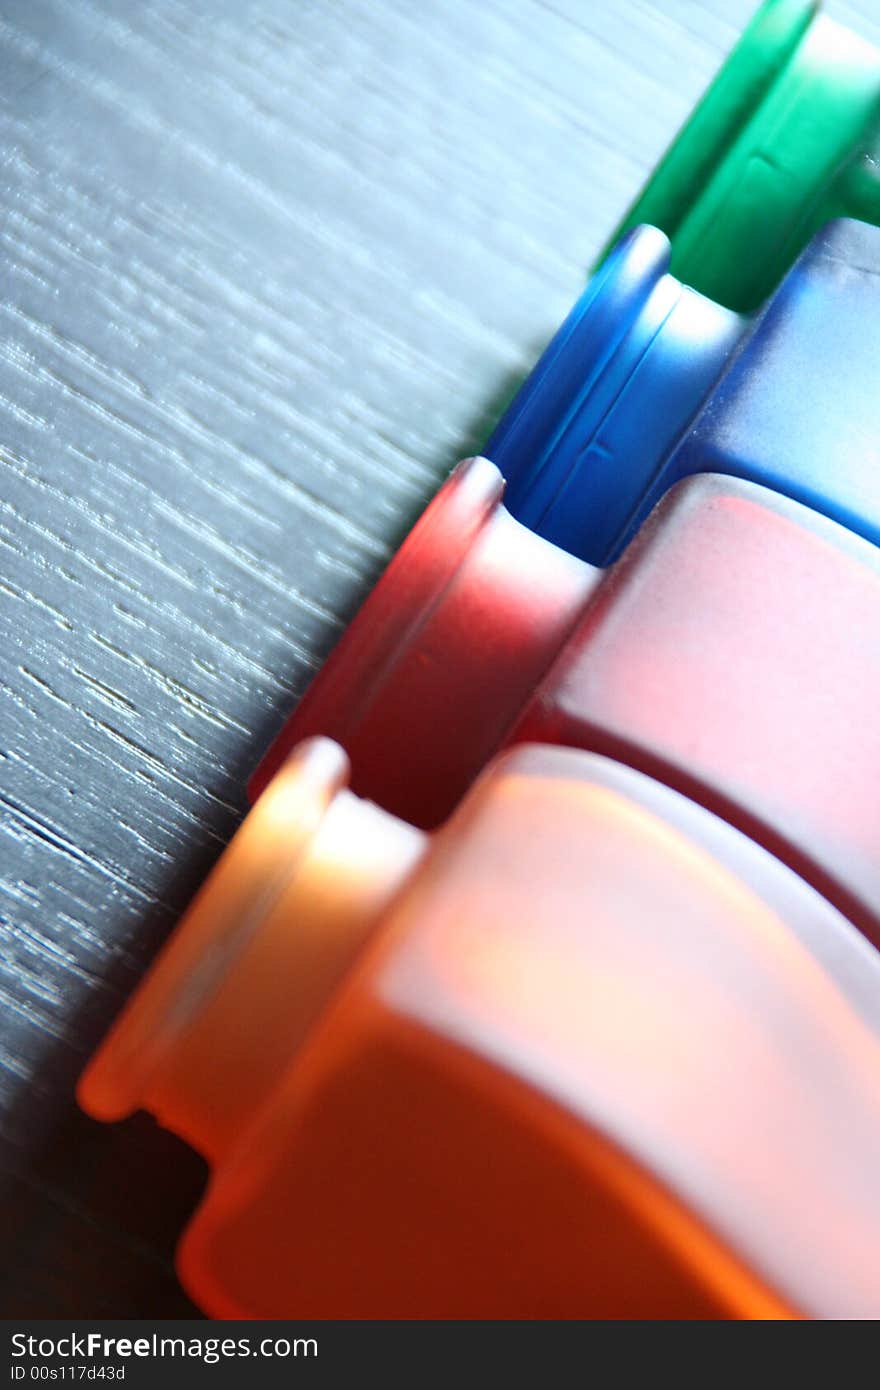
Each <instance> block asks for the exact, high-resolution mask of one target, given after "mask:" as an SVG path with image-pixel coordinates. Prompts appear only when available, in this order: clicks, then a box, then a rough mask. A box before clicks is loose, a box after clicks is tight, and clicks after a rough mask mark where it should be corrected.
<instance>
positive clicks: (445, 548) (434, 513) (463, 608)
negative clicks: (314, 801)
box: [249, 458, 600, 826]
mask: <svg viewBox="0 0 880 1390" xmlns="http://www.w3.org/2000/svg"><path fill="white" fill-rule="evenodd" d="M503 491H504V480H503V479H502V477H501V474H500V473H499V471H498V469H497V468H496V467H495V465H494V464H492V463H490V462H489V461H488V460H487V459H483V458H476V459H468V460H466V461H465V462H464V463H462V464H460V465H459V467H458V468H457V469H456V470H455V472H454V473H453V474H452V476H451V477H450V478H449V480H448V482H447V483H446V484H445V486H444V487H443V488H441V490H440V492H439V493H438V494H437V496H436V497H435V498H434V500H433V502H432V503H431V504H430V506H429V507H428V508H427V510H426V511H425V512H424V514H423V516H422V517H421V519H420V520H419V521H418V522H417V524H416V525H415V527H414V528H413V530H412V531H411V532H410V534H409V536H408V537H407V539H406V541H405V542H404V544H403V545H402V547H401V548H400V550H399V551H398V552H397V554H396V555H395V557H394V559H393V560H392V562H391V564H390V565H389V567H388V569H387V570H386V571H385V574H384V575H383V577H382V578H381V580H380V581H379V583H378V585H377V586H376V588H375V589H374V590H373V592H372V593H371V594H370V596H369V597H368V599H367V601H366V603H365V604H364V605H363V607H362V608H361V610H360V612H359V613H358V615H357V617H356V618H355V620H354V622H353V623H352V624H351V625H350V627H349V628H348V630H347V631H346V632H345V634H344V635H343V637H342V639H341V640H340V642H339V644H338V646H337V647H336V649H335V651H334V652H333V654H332V655H331V657H330V659H329V661H327V662H326V663H325V665H324V667H323V669H322V670H321V671H320V672H319V674H318V675H317V676H316V678H315V680H314V681H313V682H312V685H311V687H310V688H309V690H308V691H307V693H306V695H305V698H304V699H303V700H302V702H301V703H300V705H299V707H298V708H297V709H296V710H295V712H294V714H293V716H292V717H291V718H290V719H289V720H288V722H287V724H286V725H285V727H284V729H283V730H282V733H281V735H280V736H279V738H278V739H277V740H276V742H275V743H274V744H273V745H272V747H271V748H270V749H269V752H268V753H267V754H266V756H265V757H264V759H263V761H262V762H261V764H260V766H259V767H258V768H257V770H256V772H255V774H254V776H253V778H252V779H251V783H250V787H249V791H250V794H251V796H252V798H256V797H257V796H259V795H260V793H261V792H262V791H263V789H264V787H265V786H266V784H267V782H268V781H269V780H270V779H271V777H272V776H273V775H274V774H275V772H276V771H277V769H278V768H279V766H280V765H281V763H282V762H283V761H284V759H285V757H286V756H287V754H288V753H289V752H290V750H291V749H292V747H293V746H294V744H296V743H298V742H299V741H300V740H301V739H304V738H310V737H312V736H314V735H316V734H323V735H326V736H327V737H329V738H333V739H336V740H337V742H339V743H341V744H342V745H343V747H344V748H345V750H346V752H347V753H348V755H349V757H350V759H351V765H352V789H353V790H354V791H355V792H357V793H359V794H362V795H366V796H368V797H370V798H371V799H373V800H375V801H377V802H379V804H380V805H382V806H385V807H387V808H389V809H391V810H393V811H394V813H395V814H396V815H398V816H402V817H403V818H404V819H406V820H409V821H411V822H412V823H413V824H415V825H420V826H431V825H436V824H437V823H438V821H440V820H442V819H444V818H445V816H446V814H447V811H448V809H449V807H450V806H453V805H455V803H456V802H457V801H458V799H459V796H460V795H461V792H462V790H463V789H464V788H465V787H467V786H468V785H469V784H470V782H471V781H472V780H473V778H474V777H475V776H476V775H477V773H478V772H479V771H480V769H481V768H482V766H483V765H484V764H485V763H486V761H487V760H488V758H489V757H490V756H491V754H492V753H493V752H494V750H495V748H497V746H498V744H499V742H500V741H501V738H502V737H503V735H504V733H505V731H506V730H507V728H508V727H509V726H510V725H511V724H512V723H513V721H514V720H515V719H516V718H517V716H518V714H519V712H520V710H521V708H522V705H523V704H524V702H525V700H526V699H527V698H528V696H529V695H530V694H531V692H532V690H533V689H534V688H535V686H536V685H537V683H538V682H539V680H540V679H541V677H542V676H543V675H544V673H545V671H546V670H547V669H548V667H549V666H550V664H551V662H552V661H553V659H554V658H555V656H556V655H557V653H558V651H559V649H560V647H561V646H562V644H563V642H564V641H565V639H566V638H567V636H568V634H569V633H570V631H571V630H572V628H573V627H574V624H575V623H576V621H577V619H578V617H579V615H580V613H581V610H582V608H583V605H584V602H585V601H586V598H587V596H588V594H589V593H590V592H591V590H592V588H593V586H594V584H595V581H596V578H597V576H598V574H599V573H600V571H598V570H596V569H595V568H594V567H592V566H591V565H586V564H584V563H583V562H582V561H580V560H577V559H575V558H574V557H573V556H571V555H568V554H566V553H565V552H564V551H562V550H558V549H557V548H556V547H555V546H553V545H550V544H549V543H548V542H547V541H545V540H542V539H541V538H540V537H538V536H536V535H534V534H533V533H532V532H531V531H529V530H527V529H526V528H525V527H524V526H521V525H520V524H519V523H518V522H516V521H514V520H513V518H512V517H511V516H510V514H509V513H508V512H507V511H506V510H505V509H504V507H503V506H502V505H501V496H502V493H503Z"/></svg>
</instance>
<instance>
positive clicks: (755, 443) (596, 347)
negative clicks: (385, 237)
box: [486, 221, 880, 565]
mask: <svg viewBox="0 0 880 1390" xmlns="http://www.w3.org/2000/svg"><path fill="white" fill-rule="evenodd" d="M668 268H669V242H668V241H667V239H666V237H665V236H664V235H663V234H662V233H661V232H658V231H657V230H656V229H655V228H653V227H641V228H639V229H638V230H637V231H635V232H632V233H630V235H629V236H628V237H626V238H625V239H624V240H623V241H622V242H621V243H620V245H619V246H618V247H617V248H616V249H615V251H614V254H613V255H612V256H610V257H609V259H608V261H607V262H606V263H605V265H604V266H603V267H602V270H601V271H600V272H599V273H598V274H597V275H596V277H595V279H594V280H593V281H592V282H591V284H590V285H589V287H588V288H587V290H586V291H585V293H584V294H583V295H582V296H581V298H580V300H579V301H578V303H577V304H576V305H575V307H574V309H573V310H572V312H571V314H570V315H569V316H568V318H567V319H566V321H565V323H564V324H563V325H562V327H561V328H560V330H559V332H558V333H557V334H556V336H555V337H554V338H553V340H552V342H551V343H550V345H549V347H548V348H547V350H546V352H545V353H544V354H543V356H542V357H541V359H540V361H539V362H538V364H537V366H536V367H535V369H534V371H533V372H532V373H531V375H530V376H529V377H528V379H527V380H526V382H525V384H524V385H523V387H522V389H521V390H520V392H519V393H518V395H517V396H516V398H515V399H514V401H513V402H512V404H511V406H510V408H509V409H508V410H507V412H506V413H505V415H504V416H503V418H502V420H501V421H500V422H499V425H498V427H497V429H496V430H495V432H494V433H493V435H492V437H491V439H490V440H489V442H488V444H487V446H486V454H487V456H488V457H489V458H491V459H492V460H493V462H495V463H497V465H498V467H499V468H500V469H501V472H502V473H503V474H504V476H505V477H506V478H507V480H508V491H507V506H508V508H509V509H510V511H511V512H512V513H513V515H514V516H515V517H516V518H517V520H518V521H521V522H523V523H524V524H525V525H526V526H529V527H531V528H532V529H533V530H535V531H537V532H539V533H540V534H541V535H542V536H545V537H546V538H547V539H548V540H552V541H553V542H554V543H555V544H556V545H561V546H563V547H564V548H565V549H566V550H571V551H572V552H573V553H574V554H576V555H579V556H580V557H581V558H582V559H584V560H589V561H590V562H591V563H592V564H599V565H606V564H608V563H610V562H611V561H612V560H613V559H614V558H615V557H616V556H617V555H618V554H619V553H620V551H621V550H622V549H623V547H624V545H625V544H626V543H627V541H628V540H629V539H630V538H631V537H632V536H633V535H634V533H635V531H636V530H637V528H638V526H639V525H640V524H641V522H642V521H643V520H644V518H645V517H646V516H647V515H648V513H649V512H650V510H651V508H652V507H653V505H654V504H655V503H656V502H657V500H658V499H659V498H660V497H661V496H662V495H663V493H664V492H665V491H666V490H667V488H669V487H670V486H671V485H672V483H674V482H675V481H676V480H677V479H679V478H682V477H686V476H687V475H689V474H691V473H701V472H712V473H731V474H734V475H735V476H737V477H741V478H747V479H749V480H750V481H752V482H758V483H761V484H763V485H764V486H766V487H772V488H775V489H776V490H777V491H779V492H782V493H785V494H786V495H787V496H788V497H793V498H794V499H795V500H796V501H799V502H803V503H805V504H806V505H807V506H811V507H815V508H816V509H817V510H818V511H821V512H824V513H825V515H826V516H830V517H831V518H832V519H833V520H835V521H839V522H841V523H842V524H843V525H845V526H849V527H850V528H851V529H852V530H854V531H856V532H857V533H858V534H859V535H862V536H864V537H865V538H866V539H867V540H871V541H873V542H874V543H875V544H876V543H880V228H878V227H872V226H868V225H867V224H866V223H863V222H854V221H838V222H833V223H831V224H829V225H828V226H827V227H825V228H824V229H823V230H822V231H821V232H819V233H817V234H816V235H815V236H814V238H813V240H812V241H811V242H810V245H809V246H808V248H807V249H806V251H805V252H804V254H803V255H802V256H801V258H800V260H799V261H798V262H797V264H796V265H795V266H794V267H793V269H791V270H790V271H789V273H788V275H787V276H786V278H785V280H784V281H783V283H782V285H781V286H780V287H779V289H778V290H777V291H776V293H775V295H774V296H773V297H772V298H771V299H770V301H769V302H768V304H767V305H766V306H765V308H764V310H763V311H762V312H761V313H760V314H758V315H757V316H756V317H755V318H754V319H752V320H749V319H746V318H744V317H742V316H740V315H737V314H734V313H731V312H730V311H729V310H727V309H722V308H721V307H720V306H719V305H717V304H714V303H713V302H712V301H711V300H708V299H706V298H704V297H703V296H702V295H700V294H697V293H696V292H695V291H694V290H690V289H688V288H687V286H685V285H682V284H680V283H679V281H677V280H676V279H675V278H674V277H673V276H672V275H670V274H669V273H668Z"/></svg>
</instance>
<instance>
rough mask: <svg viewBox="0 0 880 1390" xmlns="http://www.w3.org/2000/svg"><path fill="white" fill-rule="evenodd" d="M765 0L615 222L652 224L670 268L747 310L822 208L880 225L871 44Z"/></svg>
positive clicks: (876, 62) (812, 12) (787, 1)
mask: <svg viewBox="0 0 880 1390" xmlns="http://www.w3.org/2000/svg"><path fill="white" fill-rule="evenodd" d="M818 9H819V6H818V4H816V3H813V0H768V3H765V4H763V5H762V6H761V7H760V9H759V10H758V12H757V14H756V15H755V17H754V18H753V20H752V22H751V23H750V24H749V26H748V28H747V29H746V30H745V32H744V34H743V35H742V38H741V39H740V41H739V43H738V44H737V46H736V48H735V49H734V50H733V52H732V53H731V55H730V57H729V58H728V60H727V62H726V63H725V64H724V66H723V67H722V69H721V71H720V72H719V73H718V76H717V77H716V78H715V80H714V82H713V83H712V85H711V86H710V87H709V89H708V91H707V92H706V94H705V96H704V97H703V98H702V100H701V101H700V102H699V104H698V105H697V106H696V108H695V109H694V112H693V114H692V116H691V117H690V119H689V120H688V121H687V123H686V125H685V126H684V127H683V129H682V130H681V131H680V132H679V134H678V135H677V137H676V138H675V140H674V141H673V143H672V146H671V147H670V149H669V150H668V151H667V153H666V155H665V156H664V157H663V159H661V161H660V163H659V164H658V166H657V168H656V170H655V171H654V173H653V174H652V175H651V177H650V179H649V180H648V183H647V184H646V186H645V188H644V189H643V190H642V192H641V193H640V194H639V196H638V198H637V199H636V200H635V202H634V203H633V205H632V207H631V208H630V209H629V211H628V212H627V214H626V216H625V217H624V218H623V220H622V222H621V223H620V225H619V226H618V227H617V229H616V231H615V232H614V234H613V236H612V237H611V239H610V241H609V243H608V245H607V246H606V248H605V251H604V252H603V257H604V256H605V255H607V254H608V253H609V251H610V250H611V249H612V247H613V246H614V244H615V242H616V241H617V239H618V237H620V236H621V235H622V234H623V233H624V232H627V231H629V230H630V229H631V228H632V227H635V226H638V225H639V224H640V223H643V222H649V223H651V224H653V225H654V226H657V227H660V228H662V230H663V231H664V232H666V233H667V235H668V236H669V237H670V239H671V241H672V247H673V250H672V273H673V274H674V275H677V276H678V278H679V279H680V280H683V281H684V282H685V283H686V284H688V285H692V286H693V287H694V288H695V289H698V290H701V291H702V292H703V294H707V295H709V296H710V297H711V298H712V299H716V300H718V302H719V303H721V304H724V305H726V306H727V307H728V308H730V309H737V310H742V311H746V312H748V311H751V310H752V309H756V308H757V307H758V305H759V304H761V303H762V302H763V300H764V299H765V298H766V297H767V295H768V294H770V293H771V291H772V290H773V289H774V287H775V286H776V285H777V284H778V283H779V281H780V280H781V278H782V276H783V275H784V274H785V272H786V270H787V269H788V267H789V266H790V265H791V263H792V262H793V261H794V259H795V257H796V256H797V255H798V253H799V252H800V250H801V249H802V247H803V246H805V245H806V243H807V241H808V240H809V239H810V237H811V236H812V234H813V232H814V231H816V230H817V228H819V227H821V226H822V224H823V223H825V222H827V221H829V220H830V219H831V218H833V217H857V218H860V219H862V220H864V221H868V222H875V223H877V222H880V158H878V156H880V52H878V50H877V48H876V47H875V45H874V44H872V43H869V42H868V41H867V40H865V39H863V38H860V37H859V35H857V34H855V33H853V32H852V31H851V30H850V29H847V28H846V27H845V26H844V25H842V24H838V23H836V22H835V21H834V20H831V19H828V18H827V16H825V15H822V14H818V13H817V12H818Z"/></svg>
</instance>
